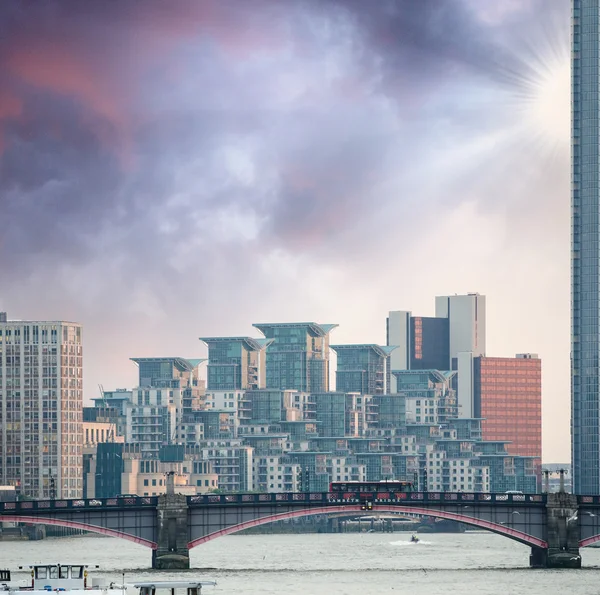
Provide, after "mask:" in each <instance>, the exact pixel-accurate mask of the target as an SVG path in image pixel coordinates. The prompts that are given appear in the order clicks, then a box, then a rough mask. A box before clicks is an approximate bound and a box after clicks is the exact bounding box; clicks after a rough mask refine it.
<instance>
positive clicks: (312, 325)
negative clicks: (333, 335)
mask: <svg viewBox="0 0 600 595" xmlns="http://www.w3.org/2000/svg"><path fill="white" fill-rule="evenodd" d="M252 326H253V327H254V328H257V329H258V330H259V331H260V332H261V333H262V334H263V335H265V336H268V335H269V330H272V329H275V328H306V331H307V332H308V333H309V334H311V335H313V336H315V337H324V336H325V335H327V334H328V333H330V332H331V331H332V330H333V329H334V328H336V327H337V326H338V325H337V324H317V323H316V322H264V323H262V322H261V323H258V324H253V325H252Z"/></svg>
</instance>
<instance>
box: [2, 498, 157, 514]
mask: <svg viewBox="0 0 600 595" xmlns="http://www.w3.org/2000/svg"><path fill="white" fill-rule="evenodd" d="M157 504H158V498H157V497H156V496H122V497H116V498H89V499H86V498H83V499H75V500H23V501H21V502H0V513H5V514H10V513H15V512H19V513H23V514H25V513H27V512H48V511H57V510H72V509H77V510H84V509H85V510H90V509H107V508H123V507H128V506H130V507H132V508H138V507H155V506H156V505H157Z"/></svg>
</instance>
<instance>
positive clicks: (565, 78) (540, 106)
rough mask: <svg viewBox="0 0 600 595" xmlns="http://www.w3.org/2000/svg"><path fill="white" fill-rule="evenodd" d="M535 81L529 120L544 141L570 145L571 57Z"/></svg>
mask: <svg viewBox="0 0 600 595" xmlns="http://www.w3.org/2000/svg"><path fill="white" fill-rule="evenodd" d="M538 75H539V79H538V80H537V81H535V80H533V81H531V82H532V89H531V92H532V95H531V99H530V101H529V102H528V103H529V105H528V109H527V110H526V117H527V119H528V123H529V124H530V125H531V126H532V128H533V129H534V130H535V132H536V133H538V134H539V135H540V136H541V137H542V139H543V140H545V141H547V142H549V143H551V144H554V145H558V144H560V145H563V144H565V143H566V144H568V143H569V135H570V125H571V124H570V91H569V89H570V65H569V61H568V58H567V59H564V60H561V61H558V60H556V61H555V62H554V63H553V64H551V65H549V66H548V68H545V69H544V70H543V71H539V72H538Z"/></svg>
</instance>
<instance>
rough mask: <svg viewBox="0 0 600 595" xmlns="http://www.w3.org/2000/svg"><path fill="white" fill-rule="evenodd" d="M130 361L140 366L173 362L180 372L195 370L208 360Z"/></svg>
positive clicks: (158, 358)
mask: <svg viewBox="0 0 600 595" xmlns="http://www.w3.org/2000/svg"><path fill="white" fill-rule="evenodd" d="M129 359H130V360H131V361H132V362H135V363H136V364H137V365H138V366H139V365H140V364H142V363H144V364H145V363H151V362H152V363H154V362H155V363H159V362H171V363H172V364H173V365H174V366H175V367H176V368H177V369H178V370H179V371H180V372H185V371H191V370H194V369H195V368H197V367H198V366H199V365H200V364H201V363H202V362H205V361H206V359H186V358H183V357H131V358H129Z"/></svg>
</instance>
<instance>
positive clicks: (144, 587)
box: [133, 581, 217, 595]
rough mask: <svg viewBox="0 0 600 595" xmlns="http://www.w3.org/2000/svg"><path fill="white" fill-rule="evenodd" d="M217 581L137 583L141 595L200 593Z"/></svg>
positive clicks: (193, 594)
mask: <svg viewBox="0 0 600 595" xmlns="http://www.w3.org/2000/svg"><path fill="white" fill-rule="evenodd" d="M216 584H217V583H216V581H193V582H187V581H181V582H175V581H168V582H164V583H158V582H157V583H135V584H134V585H133V586H134V587H135V588H136V589H139V595H200V594H201V593H202V587H214V586H215V585H216Z"/></svg>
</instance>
